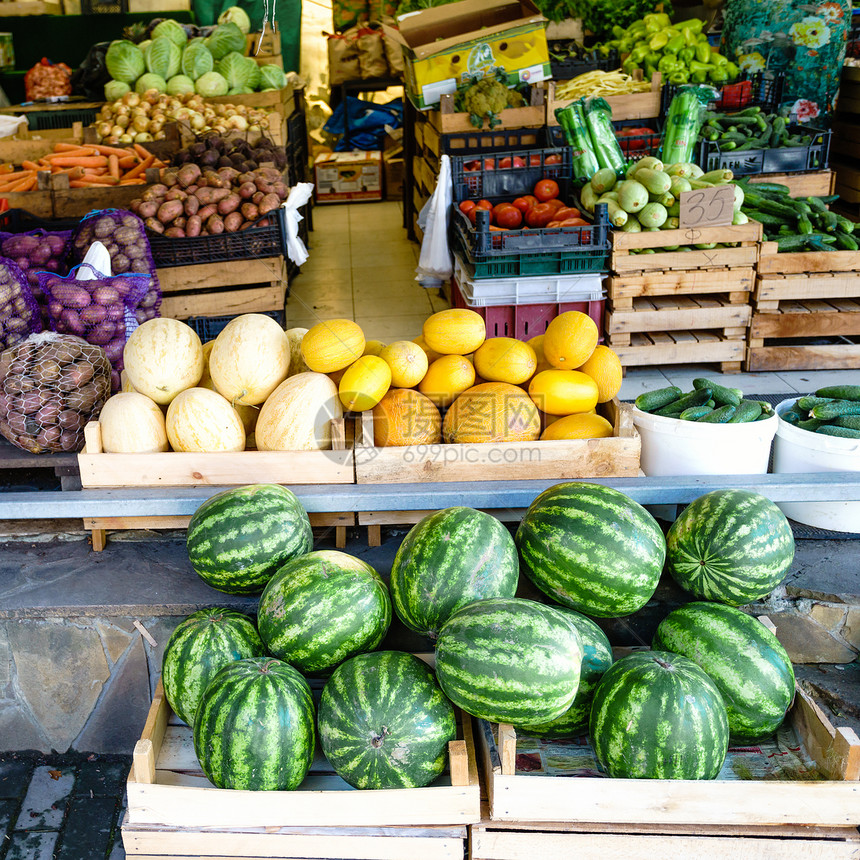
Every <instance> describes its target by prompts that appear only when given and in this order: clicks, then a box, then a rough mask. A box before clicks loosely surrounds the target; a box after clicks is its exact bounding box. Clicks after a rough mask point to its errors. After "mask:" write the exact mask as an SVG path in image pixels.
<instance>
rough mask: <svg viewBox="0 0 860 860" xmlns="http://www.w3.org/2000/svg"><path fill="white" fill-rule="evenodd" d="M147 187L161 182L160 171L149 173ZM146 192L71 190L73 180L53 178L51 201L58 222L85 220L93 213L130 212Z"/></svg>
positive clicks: (133, 188)
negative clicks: (148, 184)
mask: <svg viewBox="0 0 860 860" xmlns="http://www.w3.org/2000/svg"><path fill="white" fill-rule="evenodd" d="M146 181H147V183H154V182H158V181H159V171H158V170H156V169H153V168H150V169H149V170H147V171H146ZM145 190H146V185H122V186H109V185H106V186H102V187H101V188H70V187H69V176H68V174H66V173H58V174H54V175H53V176H51V199H52V205H53V213H54V215H53V217H54V218H83V217H84V215H86V214H87V213H88V212H91V211H92V210H93V209H128V207H129V204H130V203H131V201H132V200H136V199H137V198H138V197H140V196H141V194H143V192H144V191H145Z"/></svg>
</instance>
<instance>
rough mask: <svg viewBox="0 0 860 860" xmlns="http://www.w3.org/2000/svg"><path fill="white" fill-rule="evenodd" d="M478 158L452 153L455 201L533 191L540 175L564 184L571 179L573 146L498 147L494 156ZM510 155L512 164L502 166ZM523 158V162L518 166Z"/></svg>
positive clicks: (518, 194)
mask: <svg viewBox="0 0 860 860" xmlns="http://www.w3.org/2000/svg"><path fill="white" fill-rule="evenodd" d="M482 156H483V157H479V158H475V157H474V156H472V155H452V156H451V178H452V182H453V188H454V202H455V203H460V202H461V201H462V200H468V199H470V198H473V199H476V200H477V199H480V198H482V197H485V198H487V199H488V200H489V199H490V198H492V197H519V196H520V195H522V194H531V193H532V189H533V188H534V185H535V183H536V182H537V181H538V180H539V179H554V180H555V181H556V182H558V183H559V187H561V185H562V182H563V181H564V182H567V183H568V184H569V183H570V179H571V175H570V174H571V163H572V158H571V152H570V147H567V146H565V147H553V148H548V149H544V148H539V147H535V148H534V149H520V150H510V151H502V150H500V151H495V152H494V153H492V155H491V157H487V154H482ZM550 157H553V161H555V158H558V161H555V163H552V162H550V163H547V159H548V158H550ZM506 158H510V160H511V166H509V167H504V168H499V167H498V165H500V164H501V163H502V162H503V161H504V160H505V159H506ZM518 161H522V162H523V165H522V166H519V167H517V166H514V165H515V164H516V163H517V162H518Z"/></svg>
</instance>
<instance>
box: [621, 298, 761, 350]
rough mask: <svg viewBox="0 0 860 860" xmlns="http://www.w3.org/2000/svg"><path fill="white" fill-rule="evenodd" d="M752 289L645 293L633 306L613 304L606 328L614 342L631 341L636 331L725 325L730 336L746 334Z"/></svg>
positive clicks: (665, 330)
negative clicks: (670, 293)
mask: <svg viewBox="0 0 860 860" xmlns="http://www.w3.org/2000/svg"><path fill="white" fill-rule="evenodd" d="M748 298H749V293H745V292H734V293H713V294H707V295H695V296H683V295H679V296H643V297H640V298H635V299H633V300H632V302H631V305H630V307H619V306H617V305H614V306H612V307H611V308H610V309H609V310H607V311H606V314H605V332H606V334H607V336H608V337H609V338H610V341H611V343H613V344H614V345H619V346H620V345H622V344H623V343H624V341H625V340H627V341H629V339H630V334H631V333H632V332H649V331H662V332H669V331H682V330H689V329H693V330H696V329H722V330H723V333H724V334H726V335H727V336H732V335H734V336H739V337H742V336H743V335H745V334H746V329H747V327H748V326H749V323H750V318H751V316H752V308H751V307H750V305H749V302H748Z"/></svg>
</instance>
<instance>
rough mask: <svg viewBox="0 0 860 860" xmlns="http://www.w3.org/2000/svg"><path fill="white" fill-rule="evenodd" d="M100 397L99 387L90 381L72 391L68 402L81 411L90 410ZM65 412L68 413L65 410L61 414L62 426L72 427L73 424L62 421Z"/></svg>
mask: <svg viewBox="0 0 860 860" xmlns="http://www.w3.org/2000/svg"><path fill="white" fill-rule="evenodd" d="M98 399H99V392H98V389H97V388H96V386H95V385H94V384H93V383H92V382H88V383H87V384H86V385H82V386H81V387H80V388H78V389H76V390H75V391H71V392H70V393H69V395H68V397H67V398H66V403H68V405H69V406H70V407H71V408H72V409H76V410H78V411H79V412H88V411H89V410H91V409H92V408H93V407H94V406H95V405H96V402H97V401H98ZM65 414H67V413H66V412H64V413H61V414H60V423H61V424H62V426H64V427H67V428H69V429H70V428H71V427H72V425H70V424H63V423H62V421H63V415H65ZM78 420H80V415H79V416H78Z"/></svg>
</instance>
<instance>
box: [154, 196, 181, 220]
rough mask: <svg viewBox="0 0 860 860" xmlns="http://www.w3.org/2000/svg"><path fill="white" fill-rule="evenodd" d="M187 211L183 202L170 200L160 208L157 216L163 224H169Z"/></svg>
mask: <svg viewBox="0 0 860 860" xmlns="http://www.w3.org/2000/svg"><path fill="white" fill-rule="evenodd" d="M184 211H185V207H184V206H183V204H182V201H181V200H168V201H167V202H165V203H162V204H161V206H159V207H158V214H157V215H156V216H155V217H156V218H158V220H159V221H161V223H162V224H165V225H167V224H169V223H170V222H171V221H173V219H174V218H176V217H178V216H179V215H181V214H182V213H183V212H184Z"/></svg>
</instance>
